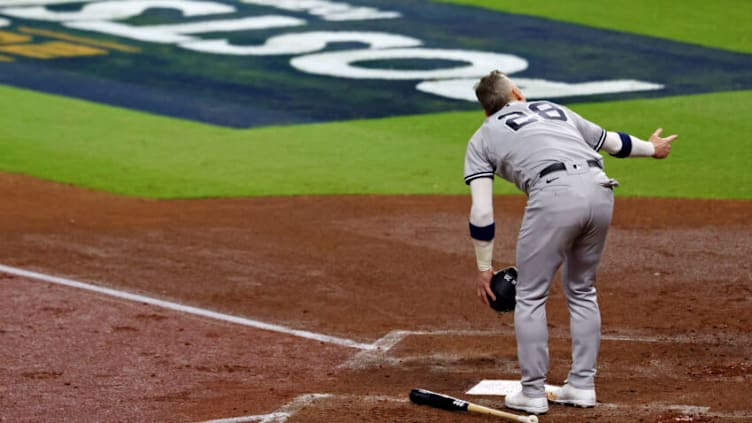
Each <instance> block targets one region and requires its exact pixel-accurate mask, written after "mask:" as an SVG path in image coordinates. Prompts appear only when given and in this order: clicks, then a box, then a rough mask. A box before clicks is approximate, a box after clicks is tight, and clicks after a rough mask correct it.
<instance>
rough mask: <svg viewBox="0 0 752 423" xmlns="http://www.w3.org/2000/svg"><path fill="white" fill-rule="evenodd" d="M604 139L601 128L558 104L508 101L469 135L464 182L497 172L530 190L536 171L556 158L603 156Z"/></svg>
mask: <svg viewBox="0 0 752 423" xmlns="http://www.w3.org/2000/svg"><path fill="white" fill-rule="evenodd" d="M523 128H524V130H522V129H523ZM605 138H606V131H604V130H603V128H601V127H600V126H598V125H596V124H594V123H592V122H590V121H588V120H586V119H584V118H583V117H582V116H580V115H578V114H577V113H575V112H573V111H572V110H570V109H568V108H567V107H564V106H561V105H559V104H556V103H552V102H549V101H534V102H530V103H526V102H513V103H509V104H507V105H506V106H504V107H503V108H502V109H501V110H499V111H498V112H497V113H495V114H493V115H492V116H489V117H488V118H486V120H485V122H483V125H481V127H480V128H478V130H477V131H476V132H475V134H473V136H472V138H470V142H469V143H468V146H467V153H466V155H465V182H466V183H468V184H469V183H470V181H472V180H473V179H476V178H484V177H493V175H494V174H496V175H498V176H500V177H502V178H504V179H506V180H508V181H510V182H512V183H514V184H515V185H516V186H517V187H518V188H519V189H520V190H522V191H523V192H525V193H526V194H527V193H529V188H530V186H532V184H534V183H535V181H536V180H537V177H538V173H539V172H540V171H541V170H543V169H544V168H545V167H546V166H548V165H550V164H552V163H554V162H557V161H558V162H568V161H573V160H582V161H586V160H598V161H600V160H601V156H600V154H598V150H600V148H601V145H602V144H603V141H604V140H605Z"/></svg>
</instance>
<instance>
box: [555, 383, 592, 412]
mask: <svg viewBox="0 0 752 423" xmlns="http://www.w3.org/2000/svg"><path fill="white" fill-rule="evenodd" d="M548 399H549V400H550V401H551V402H553V403H554V404H563V405H573V406H575V407H582V408H590V407H595V389H578V388H575V387H573V386H569V385H568V384H566V385H564V386H562V387H561V388H558V389H554V390H553V391H551V392H548Z"/></svg>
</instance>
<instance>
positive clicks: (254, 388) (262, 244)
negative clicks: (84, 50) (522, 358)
mask: <svg viewBox="0 0 752 423" xmlns="http://www.w3.org/2000/svg"><path fill="white" fill-rule="evenodd" d="M0 196H2V198H3V201H2V202H0V234H2V243H0V264H3V265H6V266H12V267H15V268H21V269H26V270H32V271H36V272H40V273H44V274H47V275H54V276H59V277H64V278H69V279H73V280H77V281H82V282H87V283H91V284H94V285H98V286H104V287H109V288H114V289H118V290H124V291H127V292H132V293H136V294H141V295H144V296H149V297H155V298H159V299H163V300H167V301H173V302H177V303H181V304H185V305H189V306H195V307H200V308H205V309H209V310H213V311H217V312H221V313H227V314H230V315H234V316H241V317H246V318H248V319H253V320H256V321H260V322H266V323H271V324H276V325H283V326H285V327H288V328H293V329H300V330H305V331H310V332H314V333H318V334H323V335H330V336H335V337H340V338H345V339H350V340H353V341H357V342H359V343H362V344H368V345H370V344H378V345H382V346H385V347H384V348H383V349H381V350H379V351H361V350H358V349H357V348H351V347H346V346H340V345H334V344H330V343H327V342H323V341H318V340H312V339H306V338H301V337H297V336H293V335H290V334H284V333H278V332H274V331H268V330H260V329H256V328H250V327H245V326H241V325H235V324H232V323H227V322H221V321H215V320H211V319H208V318H204V317H197V316H193V315H188V314H185V313H180V312H177V311H171V310H166V309H161V308H159V307H157V306H153V305H146V304H142V303H138V302H128V301H126V300H122V299H117V298H112V297H107V296H105V295H102V294H98V293H93V292H88V291H83V290H79V289H75V288H70V287H64V286H58V285H53V284H50V283H47V282H43V281H39V280H33V279H30V278H28V277H22V276H17V275H12V274H7V273H0V421H8V422H11V421H12V422H16V421H61V420H66V421H165V422H172V421H174V422H191V421H202V420H210V419H219V418H229V417H236V416H255V417H252V418H251V417H249V418H248V421H288V422H336V421H341V422H371V421H373V422H431V423H436V422H456V421H468V422H474V421H478V422H480V421H496V419H493V418H489V417H485V416H477V415H462V414H457V413H451V412H447V411H441V410H434V409H430V408H427V407H422V406H417V405H414V404H411V403H410V402H409V401H408V400H407V394H408V393H409V391H410V389H411V388H413V387H423V388H426V389H431V390H434V391H439V392H444V393H447V394H449V395H454V396H458V397H462V398H463V399H467V400H471V401H474V402H477V403H479V404H482V405H488V406H494V407H500V401H501V397H494V396H488V397H470V396H468V395H466V394H465V392H466V391H467V390H468V389H470V388H471V387H472V386H474V385H475V384H476V383H478V382H479V381H480V380H482V379H517V378H518V377H519V374H518V369H517V367H516V349H515V345H514V334H513V331H512V316H511V315H497V314H494V313H492V312H491V311H490V310H489V309H487V308H485V307H484V306H482V305H481V304H480V303H479V302H478V301H477V299H476V298H475V290H474V285H473V276H474V260H473V256H472V247H471V246H470V243H469V241H468V238H467V212H468V207H469V198H468V197H467V196H376V195H373V196H322V197H305V196H303V197H279V198H248V199H205V200H171V201H166V200H164V201H161V200H160V201H158V200H146V199H137V198H128V197H119V196H114V195H110V194H106V193H101V192H93V191H89V190H85V189H81V188H77V187H72V186H67V185H62V184H57V183H51V182H47V181H42V180H38V179H35V178H31V177H26V176H21V175H15V174H7V173H0ZM524 201H525V199H524V197H522V196H504V197H497V198H496V204H495V206H496V210H495V214H496V224H497V230H496V233H497V244H496V245H497V246H496V249H495V251H496V253H495V260H496V263H497V264H498V265H504V264H512V262H513V259H514V241H515V239H516V234H517V229H518V227H519V224H520V221H521V216H522V210H523V206H524ZM751 218H752V202H750V201H711V200H679V199H645V198H621V197H618V192H617V201H616V211H615V215H614V224H613V227H612V231H611V233H610V235H609V241H608V245H607V247H606V253H605V256H604V259H603V262H602V264H601V271H600V273H599V279H598V289H599V299H600V304H601V311H602V314H603V329H604V340H603V344H602V348H601V351H602V352H601V356H600V361H599V373H598V378H597V387H598V399H599V405H598V406H597V407H595V408H593V409H587V410H583V409H573V408H567V407H558V406H551V408H550V411H549V413H548V414H546V415H545V416H541V421H542V422H549V421H550V422H564V421H613V422H635V421H645V422H651V421H660V422H674V421H695V422H699V421H702V422H705V421H725V420H728V421H745V420H747V421H748V420H752V406H750V401H749V398H748V396H749V392H750V388H749V386H750V383H752V356H751V355H750V351H752V335H750V328H752V307H751V306H752V262H751V261H750V257H752V220H751ZM566 313H567V312H566V306H565V304H564V299H563V296H562V293H561V289H560V287H559V281H558V280H557V281H555V283H554V286H553V288H552V293H551V298H550V300H549V304H548V315H549V326H550V331H551V341H550V352H551V372H550V375H549V383H552V384H561V383H562V381H563V378H564V377H565V375H566V371H567V366H568V363H569V339H568V334H567V330H568V317H567V314H566ZM399 330H403V331H421V332H420V333H405V334H399V333H397V332H395V331H399ZM390 334H391V335H390ZM387 335H389V336H391V337H394V338H393V339H396V340H395V341H394V342H393V343H392V344H388V343H387V342H386V341H387V340H388V339H390V338H389V337H388V336H387ZM307 394H316V395H315V396H310V395H307ZM264 419H266V420H264Z"/></svg>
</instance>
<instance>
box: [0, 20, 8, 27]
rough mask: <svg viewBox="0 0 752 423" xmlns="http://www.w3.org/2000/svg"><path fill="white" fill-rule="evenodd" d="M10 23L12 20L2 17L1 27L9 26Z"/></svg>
mask: <svg viewBox="0 0 752 423" xmlns="http://www.w3.org/2000/svg"><path fill="white" fill-rule="evenodd" d="M8 25H10V21H9V20H7V19H3V18H0V28H2V27H4V26H8Z"/></svg>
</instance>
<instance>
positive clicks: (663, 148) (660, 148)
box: [648, 128, 679, 159]
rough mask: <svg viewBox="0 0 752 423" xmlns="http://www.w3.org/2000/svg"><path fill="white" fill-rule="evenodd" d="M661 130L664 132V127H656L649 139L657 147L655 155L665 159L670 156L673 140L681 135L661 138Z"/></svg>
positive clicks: (657, 157)
mask: <svg viewBox="0 0 752 423" xmlns="http://www.w3.org/2000/svg"><path fill="white" fill-rule="evenodd" d="M661 132H663V128H658V129H656V130H655V132H653V135H651V136H650V139H649V140H648V141H650V142H651V143H653V146H654V147H655V153H654V154H653V157H654V158H656V159H665V158H666V157H667V156H668V153H669V151H671V142H673V141H674V140H675V139H677V138H678V137H679V136H678V135H676V134H674V135H669V136H667V137H666V138H661Z"/></svg>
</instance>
